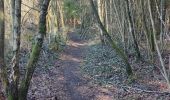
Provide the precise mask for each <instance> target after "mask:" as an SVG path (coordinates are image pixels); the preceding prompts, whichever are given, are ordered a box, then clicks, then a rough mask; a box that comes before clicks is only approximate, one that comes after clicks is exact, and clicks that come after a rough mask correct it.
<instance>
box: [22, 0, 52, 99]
mask: <svg viewBox="0 0 170 100" xmlns="http://www.w3.org/2000/svg"><path fill="white" fill-rule="evenodd" d="M49 2H50V0H44V1H43V4H42V7H41V11H40V17H39V32H38V34H37V37H36V41H35V44H34V45H33V48H32V52H31V55H30V59H29V61H28V63H27V69H26V74H25V77H24V80H23V81H22V83H21V86H20V93H19V100H26V98H27V93H28V88H29V85H30V81H31V78H32V75H33V73H34V70H35V68H36V63H37V61H38V58H39V55H40V52H41V47H42V44H43V40H44V37H45V35H46V15H47V10H48V5H49Z"/></svg>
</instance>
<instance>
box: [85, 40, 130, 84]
mask: <svg viewBox="0 0 170 100" xmlns="http://www.w3.org/2000/svg"><path fill="white" fill-rule="evenodd" d="M84 59H85V60H84V63H83V65H82V71H83V72H84V73H85V74H87V75H88V76H89V77H91V78H92V79H93V80H94V82H96V83H99V84H102V85H104V84H105V85H107V84H119V83H123V81H124V80H126V79H127V75H126V73H125V69H124V66H125V65H124V63H123V61H122V60H121V59H120V57H118V55H117V54H116V53H115V52H114V50H113V49H112V48H111V47H109V46H103V45H102V44H101V43H98V44H94V45H91V46H89V47H88V49H87V55H86V57H85V58H84Z"/></svg>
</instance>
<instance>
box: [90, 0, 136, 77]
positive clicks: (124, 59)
mask: <svg viewBox="0 0 170 100" xmlns="http://www.w3.org/2000/svg"><path fill="white" fill-rule="evenodd" d="M89 1H90V4H91V7H92V9H93V12H94V14H95V16H96V20H97V22H98V24H99V27H100V28H101V30H102V32H103V35H104V36H105V37H106V38H107V39H108V41H109V42H110V43H111V46H112V48H113V49H115V51H116V52H117V53H118V54H119V56H121V58H122V59H123V61H124V62H125V64H126V72H127V74H128V76H132V75H133V72H132V68H131V66H130V64H129V62H128V58H127V56H126V54H125V53H124V51H123V50H122V49H120V48H119V47H118V46H117V45H116V43H115V42H114V41H113V39H112V38H111V36H110V35H109V33H108V32H107V30H106V29H105V27H104V25H103V24H102V22H101V20H100V18H99V15H98V12H97V9H96V8H95V5H94V2H93V0H89Z"/></svg>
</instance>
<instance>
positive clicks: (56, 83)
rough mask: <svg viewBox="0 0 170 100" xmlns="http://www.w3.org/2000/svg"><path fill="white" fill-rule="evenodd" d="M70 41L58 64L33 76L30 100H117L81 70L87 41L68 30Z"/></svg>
mask: <svg viewBox="0 0 170 100" xmlns="http://www.w3.org/2000/svg"><path fill="white" fill-rule="evenodd" d="M68 37H69V41H68V43H67V46H66V47H65V49H64V51H63V52H62V53H61V54H60V59H59V60H58V59H57V61H56V63H55V66H54V67H52V68H49V69H48V71H47V72H46V73H44V74H38V75H37V76H34V77H33V79H32V86H31V88H30V92H29V95H28V97H30V98H29V99H30V100H113V97H112V92H110V91H108V90H107V89H104V88H102V87H99V86H96V85H94V84H91V82H90V79H89V78H87V77H85V75H83V74H82V73H81V70H80V65H81V64H82V62H83V56H85V55H86V53H85V51H86V48H87V46H88V45H87V43H88V42H87V41H83V40H81V39H80V38H79V36H78V35H77V34H76V33H68Z"/></svg>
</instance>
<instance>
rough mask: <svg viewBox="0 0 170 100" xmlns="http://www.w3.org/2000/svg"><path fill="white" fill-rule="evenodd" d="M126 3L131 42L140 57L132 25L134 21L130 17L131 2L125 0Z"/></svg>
mask: <svg viewBox="0 0 170 100" xmlns="http://www.w3.org/2000/svg"><path fill="white" fill-rule="evenodd" d="M126 4H127V10H128V17H129V23H130V28H131V33H132V37H133V42H134V45H135V51H136V53H137V58H141V54H140V50H139V47H138V43H137V40H136V36H135V27H134V23H133V19H132V14H131V10H130V9H131V6H130V5H131V4H130V3H129V0H126Z"/></svg>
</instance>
